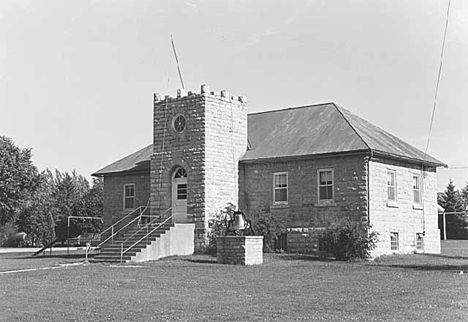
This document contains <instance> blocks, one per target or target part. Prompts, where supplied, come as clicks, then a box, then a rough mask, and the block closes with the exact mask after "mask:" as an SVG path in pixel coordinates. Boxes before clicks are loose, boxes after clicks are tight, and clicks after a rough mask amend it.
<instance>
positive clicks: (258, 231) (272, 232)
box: [252, 210, 286, 253]
mask: <svg viewBox="0 0 468 322" xmlns="http://www.w3.org/2000/svg"><path fill="white" fill-rule="evenodd" d="M252 218H253V219H252V226H253V228H254V231H255V235H257V236H263V252H264V253H270V252H272V251H274V243H275V240H277V239H278V238H279V237H280V236H281V235H282V234H284V233H285V232H286V227H285V226H284V225H283V224H281V223H278V222H276V220H275V217H273V216H272V215H271V214H270V213H269V212H265V211H263V210H260V211H257V213H256V214H254V215H253V216H252Z"/></svg>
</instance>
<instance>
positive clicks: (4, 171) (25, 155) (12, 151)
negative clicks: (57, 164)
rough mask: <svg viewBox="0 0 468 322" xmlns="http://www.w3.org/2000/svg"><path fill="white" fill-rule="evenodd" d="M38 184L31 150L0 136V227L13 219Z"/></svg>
mask: <svg viewBox="0 0 468 322" xmlns="http://www.w3.org/2000/svg"><path fill="white" fill-rule="evenodd" d="M38 182H39V175H38V172H37V169H36V167H35V166H34V165H33V164H32V161H31V149H21V148H19V147H17V146H16V145H15V144H14V142H13V141H12V140H11V139H10V138H8V137H6V136H0V225H3V224H5V223H6V222H9V221H12V220H13V219H14V216H15V213H16V212H17V210H18V207H19V206H20V204H21V202H22V200H23V199H24V198H26V197H27V195H28V194H30V193H32V192H33V191H34V190H35V189H36V187H37V185H38Z"/></svg>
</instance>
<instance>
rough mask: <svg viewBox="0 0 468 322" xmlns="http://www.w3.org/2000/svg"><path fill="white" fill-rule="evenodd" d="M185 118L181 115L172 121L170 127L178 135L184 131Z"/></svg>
mask: <svg viewBox="0 0 468 322" xmlns="http://www.w3.org/2000/svg"><path fill="white" fill-rule="evenodd" d="M185 123H186V122H185V117H184V116H183V115H181V114H179V115H176V116H175V117H174V119H173V120H172V127H173V128H174V130H175V131H176V132H178V133H182V132H184V130H185Z"/></svg>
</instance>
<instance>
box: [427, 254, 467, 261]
mask: <svg viewBox="0 0 468 322" xmlns="http://www.w3.org/2000/svg"><path fill="white" fill-rule="evenodd" d="M425 255H426V256H428V257H436V258H447V259H466V260H468V256H447V255H441V254H425Z"/></svg>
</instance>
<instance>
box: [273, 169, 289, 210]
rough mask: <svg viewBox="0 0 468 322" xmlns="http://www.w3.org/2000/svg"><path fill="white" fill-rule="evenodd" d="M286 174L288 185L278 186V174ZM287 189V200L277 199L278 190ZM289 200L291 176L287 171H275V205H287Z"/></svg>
mask: <svg viewBox="0 0 468 322" xmlns="http://www.w3.org/2000/svg"><path fill="white" fill-rule="evenodd" d="M282 175H286V187H277V186H276V176H282ZM283 189H286V200H276V190H283ZM288 201H289V177H288V173H287V172H275V173H273V204H275V205H287V204H288Z"/></svg>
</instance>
